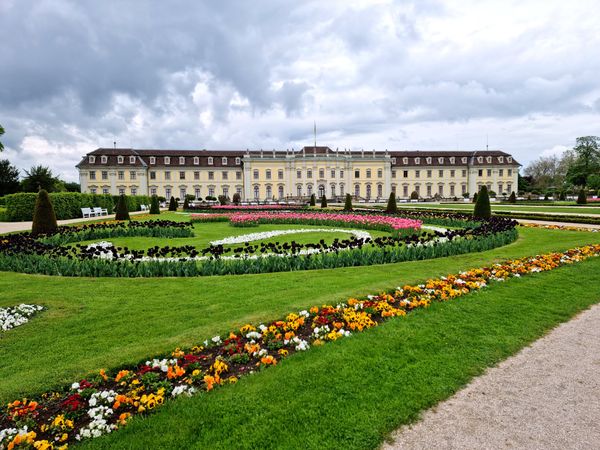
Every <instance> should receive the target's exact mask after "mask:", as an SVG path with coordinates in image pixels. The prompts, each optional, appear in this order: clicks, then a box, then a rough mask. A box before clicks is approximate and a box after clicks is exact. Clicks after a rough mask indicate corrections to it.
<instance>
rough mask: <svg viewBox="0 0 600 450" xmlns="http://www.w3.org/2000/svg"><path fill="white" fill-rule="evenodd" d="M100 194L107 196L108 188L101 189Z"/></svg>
mask: <svg viewBox="0 0 600 450" xmlns="http://www.w3.org/2000/svg"><path fill="white" fill-rule="evenodd" d="M102 193H103V194H104V195H107V194H108V188H107V187H103V188H102Z"/></svg>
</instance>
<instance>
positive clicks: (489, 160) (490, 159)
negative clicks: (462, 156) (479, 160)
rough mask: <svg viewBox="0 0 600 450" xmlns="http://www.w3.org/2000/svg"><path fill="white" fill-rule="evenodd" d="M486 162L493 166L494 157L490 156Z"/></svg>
mask: <svg viewBox="0 0 600 450" xmlns="http://www.w3.org/2000/svg"><path fill="white" fill-rule="evenodd" d="M486 161H487V163H488V164H491V163H492V157H491V156H488V157H487V158H486Z"/></svg>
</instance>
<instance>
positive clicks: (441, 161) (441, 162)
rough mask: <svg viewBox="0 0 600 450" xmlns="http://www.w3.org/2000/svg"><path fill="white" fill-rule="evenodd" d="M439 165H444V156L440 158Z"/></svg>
mask: <svg viewBox="0 0 600 450" xmlns="http://www.w3.org/2000/svg"><path fill="white" fill-rule="evenodd" d="M438 163H440V164H444V157H443V156H442V157H440V158H438Z"/></svg>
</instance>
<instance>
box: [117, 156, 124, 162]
mask: <svg viewBox="0 0 600 450" xmlns="http://www.w3.org/2000/svg"><path fill="white" fill-rule="evenodd" d="M117 164H123V157H122V156H117Z"/></svg>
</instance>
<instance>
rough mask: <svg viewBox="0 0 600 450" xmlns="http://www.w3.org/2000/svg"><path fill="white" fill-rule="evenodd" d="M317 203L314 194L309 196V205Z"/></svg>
mask: <svg viewBox="0 0 600 450" xmlns="http://www.w3.org/2000/svg"><path fill="white" fill-rule="evenodd" d="M316 204H317V199H316V197H315V194H313V195H311V196H310V206H315V205H316Z"/></svg>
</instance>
